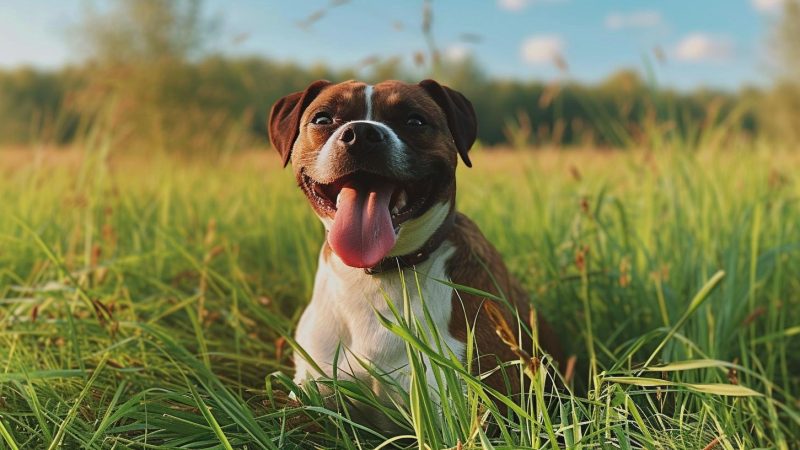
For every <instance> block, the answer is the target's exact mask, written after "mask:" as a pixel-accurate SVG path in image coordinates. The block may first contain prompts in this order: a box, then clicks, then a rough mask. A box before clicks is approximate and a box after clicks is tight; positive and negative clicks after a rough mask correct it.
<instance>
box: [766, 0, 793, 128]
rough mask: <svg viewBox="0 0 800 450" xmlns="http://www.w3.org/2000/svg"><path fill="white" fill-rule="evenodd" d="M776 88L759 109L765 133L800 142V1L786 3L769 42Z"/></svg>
mask: <svg viewBox="0 0 800 450" xmlns="http://www.w3.org/2000/svg"><path fill="white" fill-rule="evenodd" d="M771 50H772V55H771V56H772V57H773V59H774V66H775V69H776V74H775V75H776V76H775V88H774V89H773V90H772V92H771V93H770V95H769V96H768V98H767V100H766V101H765V102H763V104H762V105H763V106H762V108H763V109H762V112H761V116H762V120H761V122H762V123H763V125H764V126H765V128H766V131H767V132H768V133H769V134H770V135H771V136H772V137H774V138H776V139H779V140H781V141H782V142H784V143H787V142H788V143H794V142H800V0H785V1H784V7H783V12H782V14H781V16H780V18H779V20H778V23H777V26H776V28H775V33H774V35H773V39H772V48H771Z"/></svg>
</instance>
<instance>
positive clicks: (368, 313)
mask: <svg viewBox="0 0 800 450" xmlns="http://www.w3.org/2000/svg"><path fill="white" fill-rule="evenodd" d="M454 250H455V249H454V248H453V247H452V244H450V243H449V242H445V243H443V244H442V245H441V246H440V247H439V248H438V249H437V250H436V251H435V252H433V253H432V254H431V256H430V258H428V260H426V261H425V262H424V263H422V264H420V265H418V266H417V267H416V277H415V273H414V271H412V270H409V269H406V270H403V277H404V278H405V284H406V289H405V294H404V292H403V280H402V279H401V276H400V274H399V273H398V271H396V270H391V271H386V272H384V273H381V274H377V275H367V274H366V273H364V271H363V270H362V269H355V268H352V267H348V266H346V265H344V264H343V263H342V262H341V260H339V259H338V258H337V257H336V255H335V254H330V255H329V257H328V261H327V262H325V261H324V260H323V258H322V257H320V265H319V269H318V271H317V275H316V280H315V284H314V293H313V296H312V299H311V303H310V304H309V305H308V307H307V308H306V310H305V311H304V313H303V316H302V317H301V319H300V323H299V325H298V329H297V333H296V339H297V342H298V343H299V344H300V345H301V346H302V347H303V348H304V349H305V351H306V352H307V353H308V355H309V356H310V357H311V358H312V359H313V360H314V362H315V363H316V364H317V365H319V367H320V368H321V369H322V370H323V371H324V372H325V375H326V376H332V375H333V369H334V359H335V356H336V353H337V348H339V347H340V350H339V358H338V361H336V367H337V370H338V373H337V376H338V377H339V378H357V379H363V380H365V381H370V380H371V379H372V377H371V375H369V373H368V371H367V370H366V369H365V368H364V367H363V366H362V363H360V362H359V360H362V361H364V362H369V363H371V364H372V365H373V366H375V367H376V368H377V369H378V370H379V371H382V372H385V373H387V374H391V376H392V377H393V378H394V379H396V380H397V381H400V382H402V383H403V384H405V382H406V381H407V380H406V376H407V374H408V373H409V368H408V359H407V354H406V349H405V345H404V342H403V340H402V339H400V338H399V337H398V336H396V335H395V334H393V333H392V332H391V331H389V330H387V329H386V328H385V327H384V326H383V325H382V324H381V323H380V321H379V320H378V317H377V314H380V315H382V316H383V317H386V318H388V319H390V320H391V321H393V322H394V321H395V319H394V315H393V313H392V311H391V309H390V307H389V303H388V302H391V304H392V305H394V307H395V308H396V310H397V311H400V313H401V314H402V313H403V310H404V295H407V296H408V304H409V305H410V312H411V314H413V315H414V316H415V317H416V318H417V320H418V321H419V322H420V323H422V324H423V327H427V325H425V324H426V319H425V315H424V312H423V299H424V304H425V307H426V308H427V311H428V314H429V315H430V318H431V320H432V323H433V326H434V327H435V328H436V330H437V332H438V333H439V335H440V337H441V343H442V344H443V345H446V346H447V347H449V349H450V350H452V351H453V352H454V354H456V355H457V356H459V358H461V359H463V356H464V344H463V343H462V342H460V341H458V340H456V339H455V338H453V337H452V336H451V335H450V333H449V331H448V326H449V323H450V316H451V314H452V300H451V298H452V295H453V289H452V288H451V287H450V286H448V285H446V284H444V283H441V282H440V281H437V280H447V274H446V271H445V267H446V263H447V261H448V259H449V258H450V257H451V256H452V254H453V253H454ZM417 283H419V285H418V284H417ZM420 292H421V293H422V298H420ZM424 331H425V332H426V333H427V334H428V335H429V336H430V330H429V329H427V328H426V329H425V330H424ZM426 366H428V367H429V366H430V365H429V364H428V363H427V362H426ZM295 367H296V374H295V381H296V382H298V383H302V382H303V381H305V380H307V379H310V378H318V377H319V374H318V373H317V371H316V370H315V369H314V368H313V366H312V365H310V364H309V363H308V362H307V361H305V360H304V359H303V357H302V356H300V355H299V354H296V356H295ZM429 376H430V374H429ZM429 380H430V378H429ZM406 387H407V385H406Z"/></svg>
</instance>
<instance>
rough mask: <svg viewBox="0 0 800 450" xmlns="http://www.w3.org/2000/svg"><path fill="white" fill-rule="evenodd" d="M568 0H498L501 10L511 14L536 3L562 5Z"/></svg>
mask: <svg viewBox="0 0 800 450" xmlns="http://www.w3.org/2000/svg"><path fill="white" fill-rule="evenodd" d="M565 1H567V0H497V6H498V7H499V8H500V9H503V10H505V11H511V12H518V11H522V10H523V9H525V8H527V7H528V6H531V5H533V4H535V3H561V2H565Z"/></svg>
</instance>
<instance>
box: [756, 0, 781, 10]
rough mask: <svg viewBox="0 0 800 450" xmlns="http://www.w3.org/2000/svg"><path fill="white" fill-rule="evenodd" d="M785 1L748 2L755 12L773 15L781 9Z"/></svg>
mask: <svg viewBox="0 0 800 450" xmlns="http://www.w3.org/2000/svg"><path fill="white" fill-rule="evenodd" d="M785 1H786V0H750V3H751V4H752V5H753V8H755V10H756V11H758V12H761V13H775V12H778V11H780V10H781V8H783V4H784V3H785Z"/></svg>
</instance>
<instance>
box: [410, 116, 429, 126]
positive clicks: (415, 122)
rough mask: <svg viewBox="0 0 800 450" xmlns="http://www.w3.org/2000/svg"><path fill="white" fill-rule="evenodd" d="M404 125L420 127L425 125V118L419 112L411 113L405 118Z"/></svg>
mask: <svg viewBox="0 0 800 450" xmlns="http://www.w3.org/2000/svg"><path fill="white" fill-rule="evenodd" d="M406 125H408V126H410V127H421V126H423V125H425V119H423V118H422V116H420V115H419V114H412V115H410V116H408V119H407V120H406Z"/></svg>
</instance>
